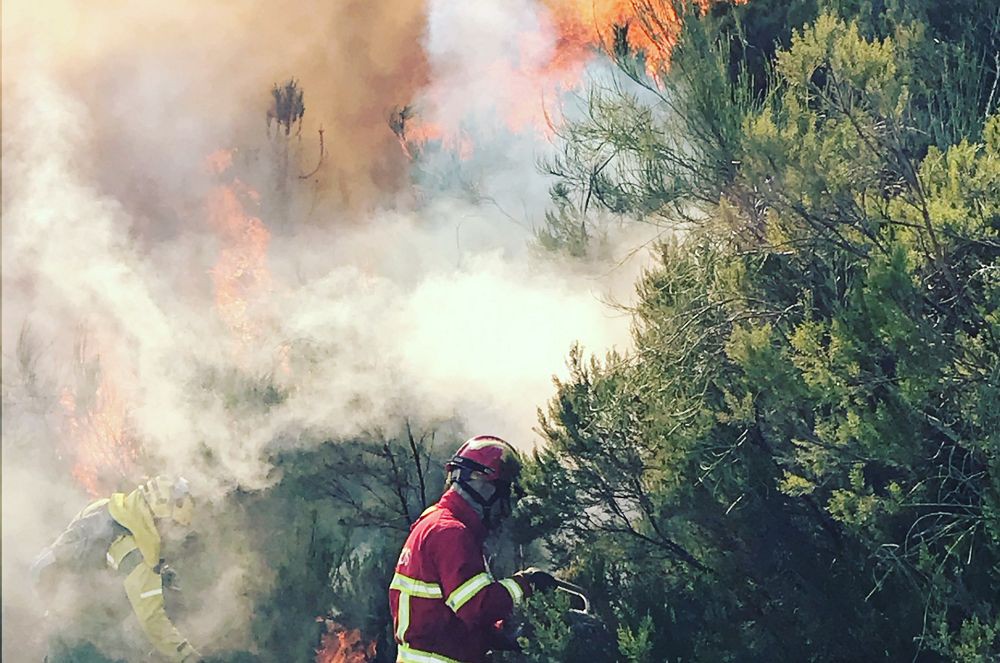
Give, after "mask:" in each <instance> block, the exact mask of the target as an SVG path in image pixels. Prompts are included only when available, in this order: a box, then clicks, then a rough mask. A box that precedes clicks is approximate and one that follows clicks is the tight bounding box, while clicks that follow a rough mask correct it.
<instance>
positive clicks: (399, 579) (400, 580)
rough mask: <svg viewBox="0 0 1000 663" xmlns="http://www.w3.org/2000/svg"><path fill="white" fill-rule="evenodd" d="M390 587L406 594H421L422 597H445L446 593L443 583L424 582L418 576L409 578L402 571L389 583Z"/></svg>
mask: <svg viewBox="0 0 1000 663" xmlns="http://www.w3.org/2000/svg"><path fill="white" fill-rule="evenodd" d="M389 589H395V590H397V591H400V592H403V593H406V594H412V595H413V596H419V597H420V598H422V599H440V598H443V597H444V593H443V592H442V591H441V585H438V584H436V583H433V582H424V581H422V580H417V579H416V578H409V577H407V576H404V575H403V574H402V573H397V574H396V575H394V576H393V577H392V583H391V584H390V585H389Z"/></svg>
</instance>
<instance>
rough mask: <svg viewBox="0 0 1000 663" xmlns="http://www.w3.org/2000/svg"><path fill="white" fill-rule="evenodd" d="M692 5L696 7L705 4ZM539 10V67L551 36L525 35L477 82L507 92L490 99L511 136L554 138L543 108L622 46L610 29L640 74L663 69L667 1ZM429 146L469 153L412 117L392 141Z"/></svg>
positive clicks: (574, 3) (452, 134)
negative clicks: (596, 60)
mask: <svg viewBox="0 0 1000 663" xmlns="http://www.w3.org/2000/svg"><path fill="white" fill-rule="evenodd" d="M694 1H696V2H697V3H698V4H699V5H700V6H701V7H702V8H703V9H704V8H707V7H708V5H709V3H710V2H712V1H713V0H694ZM717 1H722V0H717ZM729 1H735V2H742V1H745V0H729ZM542 4H543V5H544V7H545V8H546V10H547V12H548V21H549V25H550V26H551V27H552V29H553V30H554V33H555V37H554V44H553V45H552V48H551V53H550V54H549V55H548V59H547V61H544V62H539V60H538V58H537V57H533V56H532V54H533V53H534V54H537V53H539V52H540V51H541V50H545V49H544V48H541V49H540V44H543V43H544V42H545V41H547V40H549V39H551V37H550V36H547V35H543V34H540V33H539V34H534V33H525V34H522V35H520V37H519V42H518V45H517V46H516V47H515V51H517V52H514V53H511V54H510V57H509V58H506V59H504V60H503V61H498V62H494V63H492V65H491V67H490V69H489V70H488V71H484V72H482V75H483V76H484V77H486V78H488V79H490V80H496V81H501V82H503V84H504V85H506V86H508V87H512V88H513V90H508V92H510V93H509V94H507V95H506V96H504V97H503V98H502V99H497V100H496V103H497V105H498V108H496V112H497V114H498V115H499V117H500V118H501V119H502V121H503V122H504V123H505V124H506V127H507V129H508V130H509V131H511V132H512V133H515V134H520V133H524V132H525V131H536V132H538V133H539V134H540V135H542V136H545V137H551V136H552V135H553V134H554V133H555V128H556V126H557V125H558V124H559V123H560V122H561V118H560V115H561V113H560V112H559V108H558V107H550V108H547V107H546V105H547V104H552V103H554V102H555V103H556V104H558V100H559V99H560V97H561V96H562V94H563V93H564V92H565V91H568V90H572V89H575V88H577V87H579V85H580V81H581V78H582V76H583V71H584V67H585V66H586V64H587V62H588V61H589V60H591V59H592V58H593V57H594V56H595V55H596V54H597V53H598V52H601V51H603V52H610V51H615V50H618V49H621V48H622V47H623V46H624V44H615V43H614V42H615V39H616V34H615V28H616V27H618V28H624V27H627V30H626V31H625V32H623V33H622V34H624V35H625V41H626V42H627V47H628V51H629V52H631V53H633V54H638V53H639V52H641V53H642V54H643V56H644V60H645V67H646V72H647V73H648V74H649V76H650V78H652V79H653V80H654V81H655V80H658V77H659V76H660V75H661V73H662V72H663V71H664V70H665V69H666V68H667V67H668V66H669V64H670V54H671V51H672V49H673V47H674V45H675V44H676V41H677V36H678V33H679V28H680V18H679V17H678V15H677V11H676V9H675V8H674V4H673V2H672V0H542ZM618 38H619V39H620V38H621V36H620V35H619V37H618ZM502 96H503V95H502ZM429 141H439V142H440V144H441V146H442V147H443V148H444V149H445V150H448V151H450V152H453V153H455V154H457V155H458V156H459V157H460V158H462V159H467V158H468V157H469V155H471V153H472V151H473V149H474V146H473V144H472V142H471V141H470V139H469V138H468V136H467V135H463V134H462V132H461V130H460V129H458V128H456V127H442V126H439V125H436V124H433V123H429V122H423V121H420V120H419V119H418V118H413V119H412V120H411V125H410V126H409V127H407V130H406V133H405V136H402V135H401V136H400V143H401V145H402V147H403V151H404V153H405V154H406V155H407V156H408V157H409V158H411V159H412V158H414V156H415V155H416V153H417V152H418V151H419V149H420V147H421V146H423V145H424V144H426V143H427V142H429Z"/></svg>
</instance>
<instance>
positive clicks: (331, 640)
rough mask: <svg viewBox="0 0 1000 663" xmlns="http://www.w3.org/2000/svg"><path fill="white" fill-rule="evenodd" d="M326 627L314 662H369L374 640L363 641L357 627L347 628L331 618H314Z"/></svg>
mask: <svg viewBox="0 0 1000 663" xmlns="http://www.w3.org/2000/svg"><path fill="white" fill-rule="evenodd" d="M316 621H318V622H322V623H323V624H324V626H325V627H326V632H325V633H323V636H322V637H321V639H320V646H319V649H317V650H316V663H371V662H372V661H374V660H375V642H374V641H371V642H367V643H366V642H365V640H364V638H363V637H362V635H361V631H360V630H358V629H349V628H347V627H345V626H342V625H340V624H338V623H337V622H335V621H333V620H332V619H324V618H323V617H319V618H317V619H316Z"/></svg>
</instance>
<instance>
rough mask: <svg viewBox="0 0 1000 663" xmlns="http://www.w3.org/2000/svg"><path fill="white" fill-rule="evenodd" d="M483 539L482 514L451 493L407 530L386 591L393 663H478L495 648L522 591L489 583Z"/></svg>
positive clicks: (506, 583) (509, 581) (506, 582)
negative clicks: (501, 623)
mask: <svg viewBox="0 0 1000 663" xmlns="http://www.w3.org/2000/svg"><path fill="white" fill-rule="evenodd" d="M485 538H486V528H485V527H483V524H482V521H481V520H480V518H479V515H478V514H477V513H476V512H475V511H474V510H473V508H472V507H471V506H470V505H469V504H468V503H467V502H466V501H465V500H464V499H463V498H462V497H461V496H460V495H459V494H458V493H456V492H454V491H448V492H446V493H445V494H444V496H443V497H442V498H441V499H440V500H439V501H438V503H437V504H435V505H434V506H432V507H431V508H429V509H427V510H426V511H424V513H423V514H422V515H421V516H420V518H418V519H417V522H416V523H414V524H413V527H411V528H410V535H409V537H408V538H407V539H406V544H405V545H404V546H403V551H402V552H401V553H400V556H399V561H398V562H397V564H396V573H395V575H394V576H393V579H392V584H390V585H389V607H390V609H391V611H392V619H393V624H394V626H395V636H396V643H397V645H398V648H399V654H398V656H397V659H396V660H397V661H400V662H404V663H410V662H412V663H479V662H480V661H482V660H483V658H484V657H485V655H486V652H487V651H488V650H489V649H490V648H491V647H493V646H495V645H497V644H498V643H499V641H500V638H499V633H498V629H497V622H499V621H501V620H503V619H505V618H507V617H509V616H510V614H511V611H512V610H513V608H514V604H515V603H516V602H519V601H520V600H521V598H522V597H523V596H524V593H525V589H527V588H526V587H523V586H522V585H521V584H520V583H519V582H518V581H517V580H514V579H513V578H505V579H503V580H500V581H497V580H495V579H494V578H493V576H492V575H491V574H490V572H489V569H487V568H486V562H485V560H484V559H483V541H484V540H485Z"/></svg>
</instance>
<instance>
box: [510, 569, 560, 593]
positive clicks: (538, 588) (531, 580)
mask: <svg viewBox="0 0 1000 663" xmlns="http://www.w3.org/2000/svg"><path fill="white" fill-rule="evenodd" d="M514 575H515V576H516V577H518V578H523V579H524V580H525V581H527V583H528V584H529V585H531V589H532V591H535V592H547V591H549V590H550V589H555V588H556V579H555V576H553V575H552V574H551V573H549V572H548V571H542V570H541V569H536V568H534V567H531V568H530V569H525V570H523V571H518V572H517V573H515V574H514Z"/></svg>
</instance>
